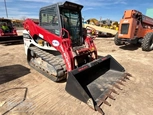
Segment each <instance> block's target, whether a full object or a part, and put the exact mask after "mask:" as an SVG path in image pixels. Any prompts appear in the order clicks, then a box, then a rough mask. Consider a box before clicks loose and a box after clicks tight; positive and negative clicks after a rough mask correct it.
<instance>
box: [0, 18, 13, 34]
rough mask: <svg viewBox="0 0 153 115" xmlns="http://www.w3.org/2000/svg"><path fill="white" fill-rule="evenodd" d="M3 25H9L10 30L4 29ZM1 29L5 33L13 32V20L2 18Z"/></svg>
mask: <svg viewBox="0 0 153 115" xmlns="http://www.w3.org/2000/svg"><path fill="white" fill-rule="evenodd" d="M3 25H5V26H7V27H8V29H9V30H8V31H5V30H3V28H2V26H3ZM0 29H1V30H2V31H3V32H4V33H10V32H12V30H13V25H12V22H11V20H9V19H3V18H0Z"/></svg>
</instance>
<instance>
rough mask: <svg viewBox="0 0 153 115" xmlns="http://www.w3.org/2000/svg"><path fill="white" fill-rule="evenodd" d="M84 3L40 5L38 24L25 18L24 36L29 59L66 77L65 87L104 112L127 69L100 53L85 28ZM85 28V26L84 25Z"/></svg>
mask: <svg viewBox="0 0 153 115" xmlns="http://www.w3.org/2000/svg"><path fill="white" fill-rule="evenodd" d="M82 8H83V6H82V5H79V4H76V3H71V2H68V1H66V2H64V3H56V4H53V5H50V6H46V7H43V8H41V9H40V14H39V20H40V22H39V25H37V24H35V23H34V22H33V21H32V20H30V19H26V20H25V21H24V29H25V30H24V31H23V39H24V46H25V53H26V55H27V61H28V63H29V65H30V66H31V67H33V68H34V69H36V70H37V71H39V72H40V73H42V74H43V75H44V76H46V77H48V78H49V79H51V80H53V81H55V82H59V81H61V80H63V79H67V84H66V91H67V92H68V93H69V94H71V95H73V96H74V97H76V98H77V99H79V100H81V101H83V102H84V103H87V104H88V105H89V106H90V107H91V108H92V109H94V110H97V111H99V112H100V113H102V114H103V111H102V109H101V108H100V106H101V104H102V103H105V104H107V105H110V104H109V103H108V102H107V101H106V99H107V98H108V97H109V98H111V99H114V98H113V96H111V93H112V92H114V93H117V92H116V90H114V88H113V86H114V87H117V88H119V85H118V84H122V81H125V79H128V77H127V76H128V75H130V74H128V73H125V69H124V68H123V67H122V66H121V65H120V64H119V63H118V62H117V61H116V60H115V59H114V58H113V57H112V56H111V55H107V56H105V57H100V56H98V55H97V49H96V47H95V44H94V42H93V39H92V38H91V37H90V36H87V31H83V28H82V16H81V9H82ZM84 30H85V29H84Z"/></svg>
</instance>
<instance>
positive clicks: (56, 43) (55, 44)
mask: <svg viewBox="0 0 153 115" xmlns="http://www.w3.org/2000/svg"><path fill="white" fill-rule="evenodd" d="M52 44H53V46H56V47H57V46H59V44H60V43H59V42H58V41H57V40H53V41H52Z"/></svg>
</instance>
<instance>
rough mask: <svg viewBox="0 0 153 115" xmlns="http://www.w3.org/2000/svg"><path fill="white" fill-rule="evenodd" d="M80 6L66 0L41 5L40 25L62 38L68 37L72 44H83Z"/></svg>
mask: <svg viewBox="0 0 153 115" xmlns="http://www.w3.org/2000/svg"><path fill="white" fill-rule="evenodd" d="M82 8H83V6H81V5H78V4H75V3H71V2H68V1H66V2H64V3H57V4H54V5H50V6H47V7H43V8H41V9H40V14H39V16H40V18H39V19H40V26H41V27H43V28H45V29H46V30H48V31H50V32H51V33H53V34H55V35H57V36H62V38H63V39H64V38H68V37H70V39H71V41H72V46H80V45H82V44H83V35H82V16H81V9H82Z"/></svg>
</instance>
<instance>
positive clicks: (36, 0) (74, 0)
mask: <svg viewBox="0 0 153 115" xmlns="http://www.w3.org/2000/svg"><path fill="white" fill-rule="evenodd" d="M21 1H29V2H30V1H31V2H42V3H56V2H64V1H65V0H21ZM69 1H71V2H78V0H69Z"/></svg>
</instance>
